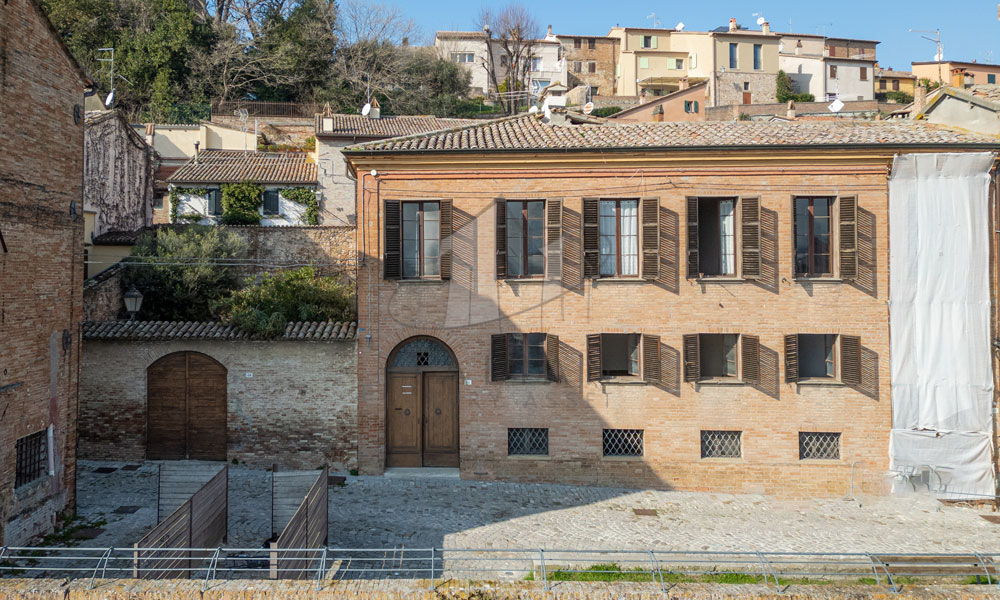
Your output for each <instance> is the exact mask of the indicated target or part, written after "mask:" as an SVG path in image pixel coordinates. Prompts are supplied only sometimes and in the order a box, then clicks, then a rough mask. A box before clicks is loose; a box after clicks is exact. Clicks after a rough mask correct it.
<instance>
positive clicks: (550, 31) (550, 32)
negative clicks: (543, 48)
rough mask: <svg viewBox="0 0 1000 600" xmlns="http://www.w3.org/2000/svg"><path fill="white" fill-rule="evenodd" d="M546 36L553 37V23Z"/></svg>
mask: <svg viewBox="0 0 1000 600" xmlns="http://www.w3.org/2000/svg"><path fill="white" fill-rule="evenodd" d="M545 37H552V26H551V25H549V31H548V33H547V34H545Z"/></svg>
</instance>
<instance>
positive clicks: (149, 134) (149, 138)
mask: <svg viewBox="0 0 1000 600" xmlns="http://www.w3.org/2000/svg"><path fill="white" fill-rule="evenodd" d="M154 137H156V124H155V123H146V145H147V146H150V147H152V146H153V138H154Z"/></svg>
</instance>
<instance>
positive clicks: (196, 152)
mask: <svg viewBox="0 0 1000 600" xmlns="http://www.w3.org/2000/svg"><path fill="white" fill-rule="evenodd" d="M198 146H201V142H195V143H194V164H198Z"/></svg>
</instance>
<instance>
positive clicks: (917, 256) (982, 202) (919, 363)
mask: <svg viewBox="0 0 1000 600" xmlns="http://www.w3.org/2000/svg"><path fill="white" fill-rule="evenodd" d="M993 158H994V156H993V155H992V154H990V153H975V154H973V153H962V154H905V155H900V156H897V157H896V159H895V161H894V162H893V167H892V176H891V178H890V181H889V228H890V229H889V265H890V268H889V325H890V332H891V339H890V366H891V373H892V426H893V431H892V442H891V446H892V450H891V455H892V464H893V468H894V469H897V468H903V469H904V470H905V468H912V467H913V466H914V465H918V466H919V465H924V466H930V467H931V468H936V467H941V468H942V469H944V470H945V471H946V472H947V473H948V476H949V478H950V480H951V481H953V482H954V483H953V484H952V485H945V484H944V483H943V481H942V485H945V487H948V488H949V489H954V490H957V491H962V492H967V493H984V494H993V481H992V468H991V466H990V454H989V444H988V439H989V434H990V432H991V430H992V424H991V421H990V419H991V415H990V408H991V405H992V396H993V375H992V370H991V367H990V338H989V335H990V290H989V247H990V222H989V210H988V209H989V201H988V194H989V182H990V178H989V169H990V166H991V165H992V163H993ZM918 430H923V431H918ZM949 432H957V433H961V434H972V435H946V434H947V433H949ZM939 433H940V434H941V435H939ZM984 437H985V438H986V439H987V443H986V445H985V446H984V442H983V438H984ZM984 448H986V450H984ZM984 452H985V453H984ZM965 485H974V487H975V488H976V490H969V489H964V490H963V489H959V488H960V486H961V487H964V486H965Z"/></svg>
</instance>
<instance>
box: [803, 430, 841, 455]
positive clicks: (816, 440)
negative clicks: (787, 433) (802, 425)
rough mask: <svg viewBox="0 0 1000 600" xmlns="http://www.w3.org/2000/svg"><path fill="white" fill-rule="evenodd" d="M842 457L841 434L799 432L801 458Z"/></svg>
mask: <svg viewBox="0 0 1000 600" xmlns="http://www.w3.org/2000/svg"><path fill="white" fill-rule="evenodd" d="M805 459H823V460H839V459H840V434H839V433H829V432H819V431H802V432H799V460H805Z"/></svg>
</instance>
